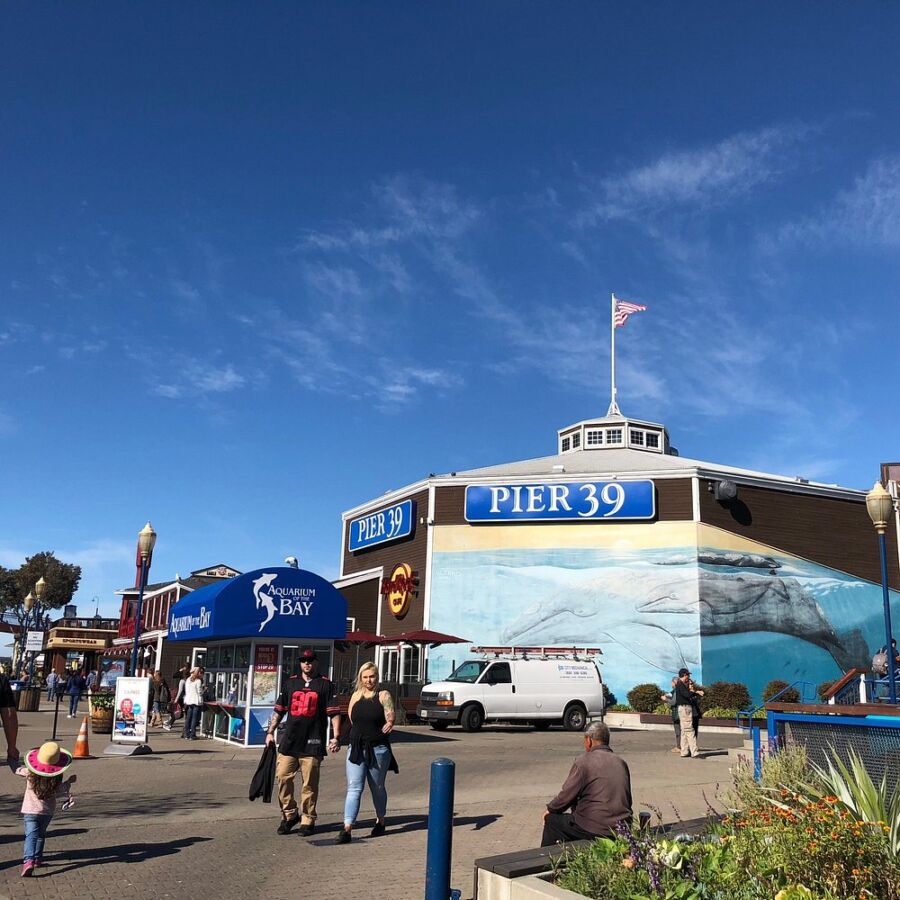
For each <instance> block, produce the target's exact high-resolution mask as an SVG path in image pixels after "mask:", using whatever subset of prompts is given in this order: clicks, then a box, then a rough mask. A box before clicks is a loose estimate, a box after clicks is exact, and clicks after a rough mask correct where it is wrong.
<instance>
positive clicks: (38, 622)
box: [22, 575, 47, 682]
mask: <svg viewBox="0 0 900 900" xmlns="http://www.w3.org/2000/svg"><path fill="white" fill-rule="evenodd" d="M46 587H47V582H46V581H45V580H44V576H43V575H42V576H41V577H40V578H38V580H37V581H36V582H35V585H34V593H32V592H31V591H29V592H28V594H27V596H26V597H25V599H24V600H23V601H22V608H23V609H24V610H25V619H24V621H23V622H22V653H23V654H24V653H25V642H26V641H27V639H28V632H29V631H32V630H42V626H43V624H44V618H43V615H42V613H43V610H42V608H41V598H42V597H43V596H44V591H45V589H46ZM36 657H37V651H36V650H32V651H31V659H30V660H29V663H28V681H29V682H32V681H34V661H35V658H36Z"/></svg>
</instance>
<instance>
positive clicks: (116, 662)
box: [100, 659, 125, 688]
mask: <svg viewBox="0 0 900 900" xmlns="http://www.w3.org/2000/svg"><path fill="white" fill-rule="evenodd" d="M124 675H125V660H124V659H104V660H103V661H102V662H101V663H100V687H102V688H113V687H115V686H116V681H118V680H119V679H120V678H122V677H123V676H124Z"/></svg>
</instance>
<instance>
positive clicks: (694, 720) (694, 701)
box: [688, 678, 706, 752]
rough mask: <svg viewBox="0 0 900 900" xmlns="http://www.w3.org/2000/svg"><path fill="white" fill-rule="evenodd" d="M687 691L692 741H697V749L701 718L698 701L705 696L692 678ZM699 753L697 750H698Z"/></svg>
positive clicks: (701, 710)
mask: <svg viewBox="0 0 900 900" xmlns="http://www.w3.org/2000/svg"><path fill="white" fill-rule="evenodd" d="M688 689H689V690H690V692H691V725H693V726H694V739H695V740H696V741H697V747H698V748H699V746H700V719H702V718H703V708H702V707H701V706H700V700H701V698H702V697H704V696H705V693H706V692H705V691H704V690H703V689H702V688H701V687H700V686H699V685H697V684H695V682H694V679H693V678H692V679H691V680H690V681H689V682H688ZM698 752H699V750H698Z"/></svg>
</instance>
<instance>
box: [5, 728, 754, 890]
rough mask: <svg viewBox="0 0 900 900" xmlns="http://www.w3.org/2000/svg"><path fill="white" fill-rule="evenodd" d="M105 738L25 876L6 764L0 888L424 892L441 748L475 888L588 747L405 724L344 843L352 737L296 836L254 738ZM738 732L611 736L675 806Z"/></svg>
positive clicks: (665, 807)
mask: <svg viewBox="0 0 900 900" xmlns="http://www.w3.org/2000/svg"><path fill="white" fill-rule="evenodd" d="M20 722H21V724H22V728H21V732H20V740H19V746H20V748H21V749H22V750H25V749H27V748H30V747H33V746H36V745H37V744H39V743H40V742H41V741H42V740H45V739H46V738H47V737H48V736H49V734H50V730H51V728H52V716H51V714H50V713H48V712H40V713H25V714H22V715H20ZM78 724H79V723H77V722H73V721H72V720H67V719H65V718H63V719H62V720H61V722H60V736H61V742H62V744H63V746H65V747H68V748H69V749H71V748H72V747H73V746H74V743H75V733H76V731H77V725H78ZM106 743H107V740H106V737H105V736H103V735H93V736H92V737H91V750H92V752H93V753H94V754H97V758H95V759H90V760H83V761H82V760H79V761H76V763H75V766H74V767H73V768H74V771H76V772H77V773H78V783H77V785H76V789H75V793H76V795H77V802H76V806H75V808H74V809H72V810H70V811H68V812H60V813H58V814H57V816H56V817H55V818H54V821H53V824H52V825H51V829H50V833H49V836H48V840H47V862H48V865H47V866H46V868H44V869H39V870H38V873H39V874H40V877H36V878H33V879H21V878H20V877H19V870H20V867H21V853H22V833H23V831H22V820H21V817H20V815H19V812H18V811H19V808H20V804H21V795H22V791H23V789H24V785H23V783H22V780H21V779H19V778H16V777H14V776H13V775H12V774H9V773H8V772H7V771H5V770H4V771H3V772H0V791H2V794H0V900H5V898H15V900H19V898H32V897H39V898H60V900H62V898H65V900H93V898H112V897H115V898H128V900H142V898H150V897H154V898H178V900H195V898H196V900H206V898H210V900H257V898H259V900H263V898H267V900H295V898H298V897H304V896H307V895H312V896H322V897H325V896H328V897H338V898H342V900H355V898H360V900H362V898H365V900H382V898H383V900H398V898H399V900H406V898H410V900H412V898H421V897H422V896H423V894H424V877H425V876H424V871H425V847H426V824H427V805H428V797H427V794H428V782H429V766H430V763H431V760H433V759H435V758H437V757H441V756H446V757H449V758H450V759H453V760H454V761H455V763H456V798H455V809H456V817H455V827H454V833H453V870H452V873H453V878H452V885H453V887H457V888H460V889H461V890H462V896H463V897H464V898H469V897H471V895H472V863H473V860H474V859H476V858H477V857H480V856H488V855H491V854H493V853H506V852H509V851H511V850H517V849H526V848H528V847H533V846H537V844H538V843H539V842H540V830H541V812H542V810H543V806H544V804H545V803H546V801H547V800H548V799H549V798H550V797H551V796H553V794H555V793H556V791H557V790H558V788H559V786H560V784H562V781H563V780H564V778H565V776H566V773H567V772H568V769H569V766H570V764H571V761H572V758H573V757H574V756H575V755H576V754H577V753H579V752H580V750H581V740H580V737H579V736H578V735H573V734H568V733H565V732H562V731H557V730H555V729H554V730H552V731H549V732H535V731H532V730H530V729H518V728H491V729H485V730H484V731H482V732H481V733H479V734H462V733H461V732H459V731H457V730H455V729H454V730H451V731H449V732H443V733H441V734H438V733H437V732H434V731H431V730H430V729H428V728H422V727H407V728H402V729H398V732H397V734H396V740H395V753H396V756H397V759H398V761H399V764H400V775H399V776H397V775H389V776H388V790H389V792H390V799H389V809H388V833H387V834H386V835H384V836H383V837H380V838H376V839H370V838H367V837H366V835H367V833H368V830H369V828H370V827H371V824H372V821H373V819H372V811H371V810H372V807H371V799H370V798H369V797H368V795H365V796H364V798H363V809H362V813H361V815H362V817H363V818H362V820H361V824H362V826H363V827H360V828H358V829H357V831H356V832H355V835H354V840H353V842H352V843H351V844H349V845H346V846H338V845H335V844H334V837H335V835H336V833H337V829H338V827H339V823H340V821H341V813H342V810H343V797H344V787H345V780H344V760H345V758H346V750H344V751H342V753H341V755H340V758H337V757H332V758H330V759H329V760H328V761H327V762H326V764H325V765H324V767H323V770H322V789H321V796H320V800H319V831H318V832H317V833H316V835H315V836H313V837H312V838H301V837H299V836H298V835H296V834H292V835H289V836H286V837H280V836H278V835H276V834H275V828H276V827H277V824H278V821H279V816H278V809H277V805H275V804H272V805H267V804H263V803H261V802H260V801H256V802H255V803H250V802H248V800H247V788H248V785H249V782H250V778H251V776H252V774H253V772H254V770H255V768H256V762H257V759H258V755H259V753H258V751H255V750H250V751H247V750H234V749H232V748H231V747H228V746H226V745H223V744H221V743H220V742H217V741H197V742H195V743H193V744H186V743H185V742H184V741H183V740H181V739H179V737H178V736H177V735H176V734H174V733H172V734H167V733H163V732H158V733H157V732H154V733H153V735H152V737H151V740H150V744H151V746H152V747H153V749H154V751H155V752H154V754H153V755H152V756H144V757H130V758H116V757H103V756H102V755H100V754H102V751H103V748H104V747H105V746H106ZM739 743H740V739H739V738H737V737H732V736H730V735H729V736H723V735H709V736H708V738H707V740H706V741H701V745H703V746H705V747H709V748H716V752H715V753H714V754H711V755H710V756H708V757H707V758H705V759H703V760H699V761H693V760H681V759H679V758H677V757H676V756H675V755H674V754H670V753H669V748H670V746H671V738H670V736H669V735H668V734H664V733H660V732H634V731H619V732H614V733H613V749H614V750H616V751H617V752H618V753H620V754H622V755H623V756H624V757H625V759H627V761H628V763H629V766H630V767H631V772H632V780H633V784H634V793H635V801H636V804H637V805H638V808H644V807H643V806H641V804H651V805H653V806H656V807H658V808H659V809H660V810H661V813H662V816H663V818H664V819H665V821H672V820H674V819H675V818H677V816H678V815H680V816H681V817H682V818H685V819H688V818H693V817H695V816H701V815H703V814H704V813H705V812H706V809H707V799H708V800H709V801H710V802H711V803H713V802H715V795H716V790H717V785H719V784H721V785H725V784H727V782H728V766H729V763H730V760H729V758H728V756H727V754H726V753H725V748H727V747H734V746H737V745H738V744H739ZM365 826H368V827H365ZM357 836H358V837H357Z"/></svg>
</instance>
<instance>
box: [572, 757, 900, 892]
mask: <svg viewBox="0 0 900 900" xmlns="http://www.w3.org/2000/svg"><path fill="white" fill-rule="evenodd" d="M733 776H734V784H733V786H732V788H731V789H730V791H729V792H728V793H727V794H726V795H725V797H724V798H723V800H724V802H725V804H726V805H731V804H733V805H734V806H736V807H739V808H740V809H741V811H740V812H736V813H732V814H730V815H727V816H725V817H724V818H711V819H710V821H709V824H708V825H707V827H706V830H705V833H704V834H702V835H701V836H700V838H699V839H696V840H679V839H677V838H676V839H671V838H668V837H662V836H660V835H658V834H657V833H654V832H653V831H650V830H645V831H639V830H636V829H635V830H632V829H629V828H627V827H622V828H621V829H620V832H619V834H618V836H617V837H616V838H608V839H602V840H597V841H594V842H593V844H591V845H590V846H588V847H586V848H584V849H580V850H577V851H574V852H569V853H567V854H566V855H564V856H563V857H561V858H560V860H559V862H558V863H557V866H556V872H555V879H554V880H555V883H556V884H557V885H558V886H559V887H560V888H563V889H565V890H568V891H572V892H574V893H575V894H576V895H579V896H583V897H589V898H600V897H603V898H609V900H652V898H665V900H761V898H767V900H772V898H775V900H800V898H810V900H812V898H819V900H846V898H851V897H852V898H860V900H868V898H883V900H900V858H898V852H900V797H897V796H889V795H888V793H887V791H886V788H885V784H884V782H882V784H881V785H880V786H876V785H874V784H873V783H872V781H871V779H870V778H869V776H868V774H867V773H866V772H865V769H864V768H863V766H862V763H860V762H859V760H858V759H856V758H855V757H853V756H852V754H851V758H850V764H849V765H848V764H846V763H844V762H842V761H839V760H835V761H834V762H833V763H830V764H829V766H828V768H827V769H825V770H823V769H819V768H817V767H815V766H811V765H809V764H808V763H807V760H806V755H805V752H804V751H803V749H802V748H798V747H792V748H789V749H788V750H782V751H781V752H780V753H778V754H776V755H775V756H773V757H770V758H769V759H767V760H765V761H764V764H763V776H762V781H761V783H759V784H758V783H757V782H756V781H754V779H753V777H752V768H751V766H750V763H749V762H747V761H744V762H741V763H739V764H738V765H737V766H736V767H735V770H734V772H733Z"/></svg>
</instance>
